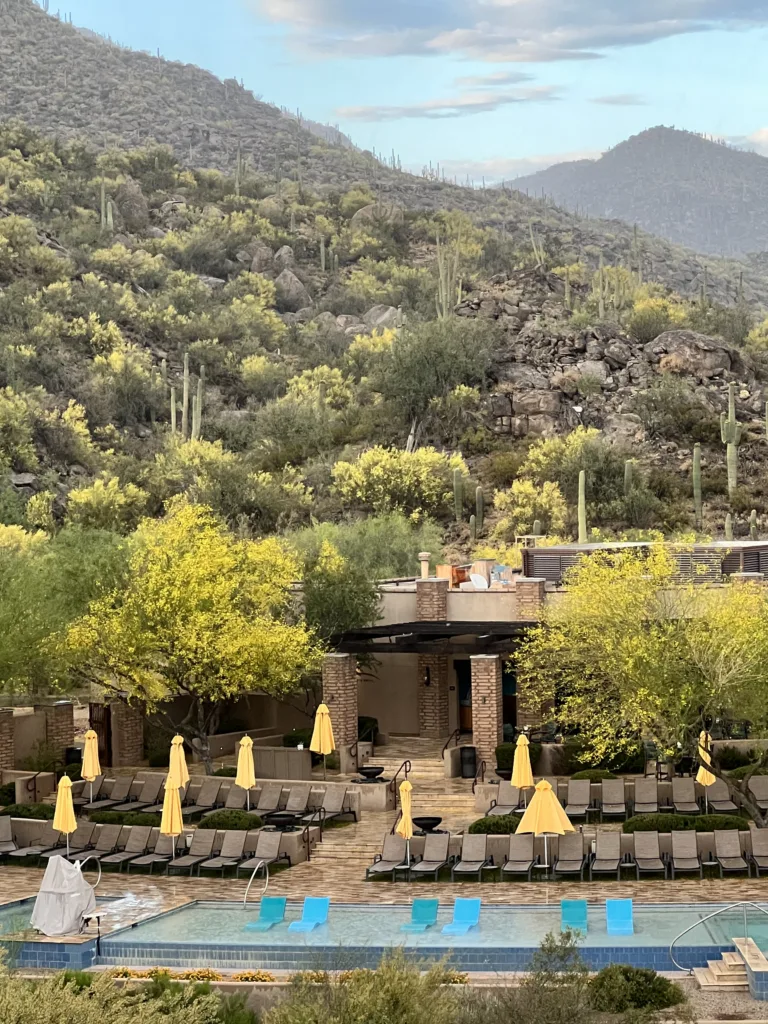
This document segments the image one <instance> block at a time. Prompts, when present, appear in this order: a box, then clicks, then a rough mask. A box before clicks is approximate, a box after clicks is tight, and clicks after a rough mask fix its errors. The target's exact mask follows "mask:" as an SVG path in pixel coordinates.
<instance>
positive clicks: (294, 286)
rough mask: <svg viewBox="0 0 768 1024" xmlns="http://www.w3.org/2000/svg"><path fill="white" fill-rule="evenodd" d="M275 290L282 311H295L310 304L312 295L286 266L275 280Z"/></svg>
mask: <svg viewBox="0 0 768 1024" xmlns="http://www.w3.org/2000/svg"><path fill="white" fill-rule="evenodd" d="M275 288H276V290H277V301H278V304H279V306H280V308H281V309H282V310H283V312H285V311H288V312H294V313H295V312H297V311H298V310H300V309H305V308H306V307H307V306H311V305H312V296H311V295H310V294H309V292H308V291H307V289H306V288H305V287H304V285H303V284H302V283H301V281H300V280H299V279H298V277H296V275H295V274H294V272H293V271H292V270H288V269H287V268H286V269H285V270H284V271H283V272H282V274H280V276H279V277H278V278H276V280H275Z"/></svg>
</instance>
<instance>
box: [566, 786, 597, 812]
mask: <svg viewBox="0 0 768 1024" xmlns="http://www.w3.org/2000/svg"><path fill="white" fill-rule="evenodd" d="M591 786H592V783H591V782H590V781H589V779H576V780H574V779H571V780H570V782H569V783H568V804H567V806H566V808H565V813H566V814H567V815H568V817H569V818H586V816H587V810H588V809H589V805H590V803H591V800H592V791H591Z"/></svg>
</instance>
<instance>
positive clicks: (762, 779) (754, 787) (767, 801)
mask: <svg viewBox="0 0 768 1024" xmlns="http://www.w3.org/2000/svg"><path fill="white" fill-rule="evenodd" d="M748 788H749V791H750V793H751V794H752V799H753V800H754V801H755V803H756V804H757V806H758V807H759V808H760V810H761V811H768V775H753V776H752V778H751V779H750V780H749V786H748Z"/></svg>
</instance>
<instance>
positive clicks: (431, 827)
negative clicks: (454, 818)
mask: <svg viewBox="0 0 768 1024" xmlns="http://www.w3.org/2000/svg"><path fill="white" fill-rule="evenodd" d="M442 820H443V819H442V818H432V817H429V818H428V817H419V818H414V819H413V824H414V825H415V826H416V828H417V829H418V830H419V831H420V832H434V831H435V829H436V828H437V826H438V825H439V824H440V822H441V821H442Z"/></svg>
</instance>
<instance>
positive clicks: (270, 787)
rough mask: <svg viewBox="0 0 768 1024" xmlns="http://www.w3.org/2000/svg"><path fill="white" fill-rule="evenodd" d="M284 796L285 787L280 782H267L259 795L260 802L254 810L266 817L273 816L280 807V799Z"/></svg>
mask: <svg viewBox="0 0 768 1024" xmlns="http://www.w3.org/2000/svg"><path fill="white" fill-rule="evenodd" d="M282 795H283V787H282V786H281V785H280V783H279V782H265V783H264V785H263V786H262V787H261V793H259V801H258V803H257V804H256V806H255V807H254V808H253V810H254V811H255V812H256V813H257V814H260V815H261V816H262V818H263V817H264V815H265V814H271V813H272V812H273V811H276V810H278V808H279V807H280V797H281V796H282Z"/></svg>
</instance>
